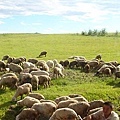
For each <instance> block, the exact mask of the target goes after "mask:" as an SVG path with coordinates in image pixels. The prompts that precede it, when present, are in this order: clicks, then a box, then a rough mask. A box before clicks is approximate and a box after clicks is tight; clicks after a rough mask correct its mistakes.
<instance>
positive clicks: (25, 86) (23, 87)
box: [12, 83, 32, 101]
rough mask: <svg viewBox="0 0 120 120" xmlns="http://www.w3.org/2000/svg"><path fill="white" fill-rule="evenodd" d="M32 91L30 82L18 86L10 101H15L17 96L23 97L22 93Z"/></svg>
mask: <svg viewBox="0 0 120 120" xmlns="http://www.w3.org/2000/svg"><path fill="white" fill-rule="evenodd" d="M30 92H32V85H31V84H30V83H25V84H23V85H20V86H18V88H17V90H16V93H15V94H14V96H13V98H12V101H16V100H17V97H19V96H21V99H22V97H23V94H27V95H28V94H29V93H30Z"/></svg>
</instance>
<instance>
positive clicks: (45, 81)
mask: <svg viewBox="0 0 120 120" xmlns="http://www.w3.org/2000/svg"><path fill="white" fill-rule="evenodd" d="M38 79H39V85H43V86H44V88H47V87H50V81H51V78H50V77H49V76H48V75H40V76H38Z"/></svg>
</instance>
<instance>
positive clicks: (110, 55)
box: [0, 34, 120, 120]
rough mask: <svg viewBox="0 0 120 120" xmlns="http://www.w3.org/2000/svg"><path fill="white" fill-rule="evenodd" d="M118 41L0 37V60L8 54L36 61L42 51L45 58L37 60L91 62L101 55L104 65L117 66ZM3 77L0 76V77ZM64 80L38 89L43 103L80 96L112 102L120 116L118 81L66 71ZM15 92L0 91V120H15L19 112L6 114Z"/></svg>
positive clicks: (119, 56) (67, 36)
mask: <svg viewBox="0 0 120 120" xmlns="http://www.w3.org/2000/svg"><path fill="white" fill-rule="evenodd" d="M119 45H120V37H114V36H113V37H97V36H81V35H76V34H55V35H54V34H50V35H49V34H1V35H0V57H1V59H2V56H3V55H6V54H9V55H10V56H12V57H20V56H25V57H26V58H27V59H28V58H36V57H37V56H38V55H39V53H40V52H41V51H43V50H46V51H47V52H48V54H47V57H43V58H38V59H39V60H41V59H44V60H48V59H57V60H58V61H60V60H65V59H67V58H68V57H70V56H85V57H86V59H88V60H91V59H93V58H94V57H95V56H96V55H97V54H101V55H102V60H104V61H114V60H116V61H118V62H120V46H119ZM1 74H2V73H1ZM65 74H66V75H67V76H65V78H64V79H62V78H60V79H57V80H52V84H53V85H52V86H51V87H50V88H47V89H43V88H41V89H40V90H39V91H37V92H39V93H42V94H43V95H44V96H45V98H46V99H52V100H54V99H55V98H56V97H58V96H62V95H69V94H73V93H75V94H81V95H83V96H85V97H86V98H87V99H88V100H89V101H91V100H95V99H103V100H111V101H112V102H113V103H114V104H115V111H116V112H117V113H118V114H119V115H120V79H118V80H116V81H115V80H114V76H112V77H102V78H98V77H93V73H89V74H87V75H86V74H85V73H81V72H80V70H79V69H78V70H70V69H66V70H65ZM14 92H15V90H10V89H7V90H5V91H4V90H0V119H1V120H8V119H9V120H14V119H15V116H16V114H18V113H19V111H20V108H18V107H15V108H14V111H8V108H9V107H10V105H16V103H15V102H11V98H12V96H13V95H14Z"/></svg>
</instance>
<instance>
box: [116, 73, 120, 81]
mask: <svg viewBox="0 0 120 120" xmlns="http://www.w3.org/2000/svg"><path fill="white" fill-rule="evenodd" d="M117 78H120V71H116V72H115V80H117Z"/></svg>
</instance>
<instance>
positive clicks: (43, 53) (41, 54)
mask: <svg viewBox="0 0 120 120" xmlns="http://www.w3.org/2000/svg"><path fill="white" fill-rule="evenodd" d="M43 55H44V56H45V57H46V55H47V51H42V52H41V53H40V54H39V57H41V56H43Z"/></svg>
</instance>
